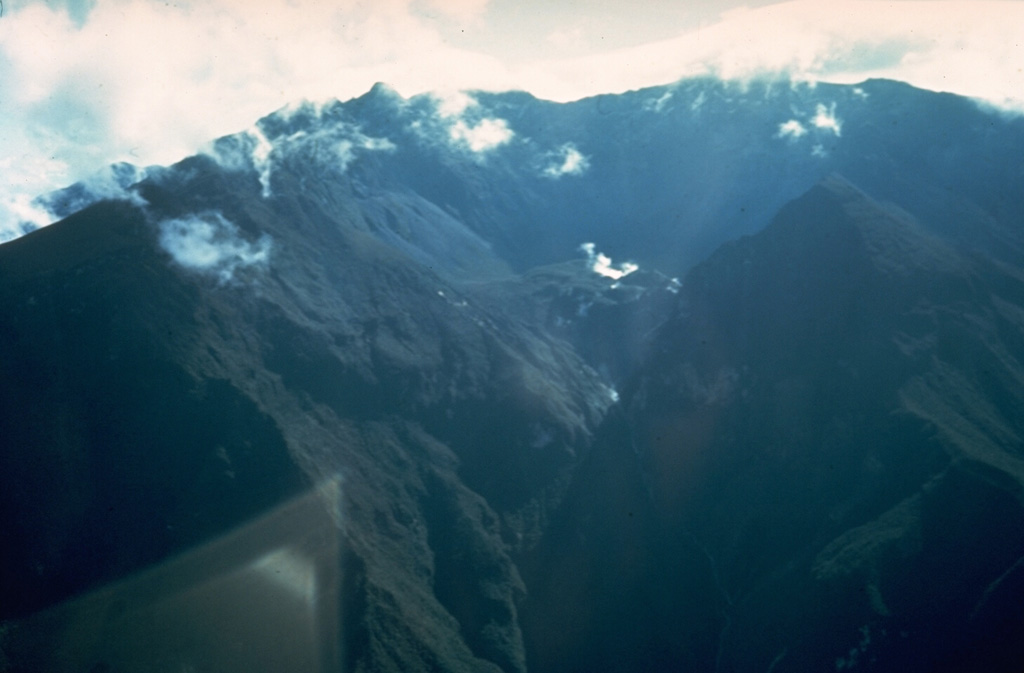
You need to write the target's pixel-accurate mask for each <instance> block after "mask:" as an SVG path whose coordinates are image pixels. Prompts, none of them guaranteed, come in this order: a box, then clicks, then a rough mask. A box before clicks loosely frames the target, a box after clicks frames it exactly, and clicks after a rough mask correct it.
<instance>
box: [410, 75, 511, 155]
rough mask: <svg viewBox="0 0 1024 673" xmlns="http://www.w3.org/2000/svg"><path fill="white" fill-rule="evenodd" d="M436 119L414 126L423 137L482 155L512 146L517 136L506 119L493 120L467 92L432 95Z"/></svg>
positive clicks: (416, 123) (443, 92) (422, 120)
mask: <svg viewBox="0 0 1024 673" xmlns="http://www.w3.org/2000/svg"><path fill="white" fill-rule="evenodd" d="M431 98H433V99H434V105H435V111H436V118H435V119H433V120H430V119H421V120H418V121H416V122H414V124H413V128H414V130H416V131H417V132H418V133H419V135H420V136H421V137H423V138H424V139H426V140H428V141H434V142H436V141H438V140H439V136H440V137H441V138H443V140H444V142H447V143H448V144H450V145H454V146H455V147H458V148H462V149H466V150H469V151H471V152H474V153H476V154H482V153H485V152H489V151H491V150H493V149H495V148H497V147H500V146H501V145H504V144H506V143H508V142H510V141H511V140H512V139H513V138H514V137H515V132H514V131H513V130H512V129H511V128H509V125H508V122H507V121H505V120H504V119H500V118H497V117H493V116H490V114H489V113H488V112H487V110H484V109H483V108H482V107H481V106H480V103H479V102H478V101H477V100H476V98H474V97H473V96H471V95H470V94H468V93H466V92H465V91H453V90H446V91H440V92H434V93H433V94H431Z"/></svg>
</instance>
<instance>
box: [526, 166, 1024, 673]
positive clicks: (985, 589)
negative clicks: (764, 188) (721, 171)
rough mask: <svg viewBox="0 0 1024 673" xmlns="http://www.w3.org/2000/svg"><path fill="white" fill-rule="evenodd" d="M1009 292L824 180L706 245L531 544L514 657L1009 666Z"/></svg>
mask: <svg viewBox="0 0 1024 673" xmlns="http://www.w3.org/2000/svg"><path fill="white" fill-rule="evenodd" d="M1021 307H1024V274H1021V272H1020V270H1019V268H1011V267H1007V266H1004V265H1002V264H1000V263H994V262H992V261H990V260H989V259H987V258H984V257H981V256H978V255H976V254H972V253H970V252H965V251H964V250H963V249H962V248H961V249H959V250H958V249H957V248H956V247H954V246H953V245H951V244H949V243H948V242H946V241H944V240H942V239H941V238H939V237H938V236H936V235H934V234H932V233H930V232H928V231H927V229H926V228H924V227H923V226H921V225H920V224H919V223H918V222H916V221H914V220H913V219H911V218H909V217H908V216H907V215H906V214H905V213H903V212H902V211H899V210H898V209H894V208H892V207H891V206H884V205H881V204H879V203H877V202H875V201H873V200H872V199H870V198H869V197H867V196H866V195H865V194H863V193H862V192H860V191H859V190H858V189H856V188H855V187H853V186H852V185H850V184H849V183H848V182H846V181H844V180H842V179H841V178H838V177H834V178H831V179H829V180H827V181H826V182H824V183H823V184H822V185H820V186H817V187H815V188H814V189H812V190H811V191H810V192H808V194H806V195H805V196H803V197H801V198H800V199H798V200H796V201H795V202H793V203H791V204H789V205H787V206H786V207H785V208H783V209H782V211H781V212H780V213H779V215H778V217H777V218H776V219H775V221H774V222H773V223H772V224H771V225H770V226H769V227H768V228H767V229H766V230H764V231H763V232H761V233H759V234H757V235H756V236H753V237H750V238H745V239H742V240H740V241H737V242H735V243H732V244H728V245H726V246H724V247H723V248H722V249H721V250H719V251H718V252H717V253H716V254H715V255H713V256H712V257H711V258H710V259H709V260H708V261H707V262H705V263H703V264H701V265H699V266H698V267H697V268H695V269H694V271H693V272H692V273H691V274H690V275H689V276H688V277H687V279H686V282H685V283H684V286H683V292H682V293H681V295H680V301H679V305H678V307H677V309H676V312H675V315H674V317H673V318H672V319H671V320H670V321H669V322H667V323H666V324H665V325H664V326H663V327H661V328H660V329H659V331H658V334H657V336H656V337H655V338H654V342H653V346H652V354H651V357H650V359H649V360H648V361H647V362H646V363H645V364H644V365H643V366H642V367H641V369H640V371H639V372H638V374H637V376H636V378H635V379H634V383H633V385H632V386H630V387H629V389H628V390H627V391H625V392H624V393H623V408H622V409H621V411H617V412H616V413H613V414H612V415H611V416H609V418H608V420H607V422H606V424H605V426H604V427H603V429H602V433H601V440H600V443H599V446H598V447H597V448H595V450H594V451H593V452H592V453H591V454H590V456H589V457H588V459H587V464H586V466H584V467H582V468H581V472H580V478H579V479H577V481H576V482H575V483H574V486H573V491H572V493H571V496H570V497H569V498H568V499H567V501H566V504H565V506H564V508H563V511H562V512H561V513H560V516H559V517H558V518H557V524H556V525H554V526H553V527H552V528H551V530H550V532H549V535H548V536H547V538H546V539H545V541H544V542H543V543H542V544H541V545H540V546H539V548H538V551H537V553H536V554H535V555H534V556H533V557H532V561H533V563H532V565H531V566H530V569H529V570H528V571H527V572H526V574H525V577H526V580H527V584H528V586H530V587H531V588H532V591H531V594H530V599H529V601H528V604H527V609H526V610H525V615H526V623H527V624H528V629H527V636H528V637H527V643H528V651H529V652H530V653H531V656H532V657H533V660H532V661H531V662H530V663H531V664H532V665H533V666H535V667H536V668H537V669H539V670H565V671H568V670H579V671H584V670H585V671H626V670H638V669H642V670H686V669H691V668H692V669H694V670H721V671H730V670H734V671H764V670H773V671H808V670H848V669H854V670H876V671H898V670H908V669H912V670H919V671H956V670H978V669H979V668H984V669H985V670H1001V671H1013V670H1019V669H1020V667H1021V666H1022V665H1024V646H1022V645H1021V644H1020V643H1021V641H1020V638H1019V636H1020V634H1021V633H1024V618H1022V615H1021V612H1020V610H1019V609H1018V606H1019V605H1020V604H1021V600H1022V598H1024V537H1022V536H1021V531H1024V421H1022V419H1024V367H1022V366H1021V365H1022V363H1021V360H1020V358H1021V354H1022V353H1024V350H1022V347H1024V322H1022V319H1021V318H1022V316H1024V313H1022V312H1021ZM559 624H569V625H570V626H568V627H562V628H559V627H558V625H559Z"/></svg>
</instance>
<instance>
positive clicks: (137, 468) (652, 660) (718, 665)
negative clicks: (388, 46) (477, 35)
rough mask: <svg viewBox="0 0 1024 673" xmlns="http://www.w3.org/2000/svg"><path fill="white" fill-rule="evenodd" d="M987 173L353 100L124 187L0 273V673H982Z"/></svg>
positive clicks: (482, 101)
mask: <svg viewBox="0 0 1024 673" xmlns="http://www.w3.org/2000/svg"><path fill="white" fill-rule="evenodd" d="M924 122H927V123H924ZM1022 152H1024V132H1022V125H1021V121H1020V120H1019V119H1014V118H1006V117H1002V116H1000V115H998V114H995V113H992V112H986V111H984V110H981V109H979V108H978V107H977V106H976V105H974V104H973V103H971V102H970V101H966V100H963V99H959V98H956V97H953V96H942V95H937V94H931V93H926V92H921V91H917V90H913V89H911V88H909V87H905V86H903V85H899V84H895V83H892V82H868V83H865V84H864V85H863V86H862V87H834V86H828V85H819V86H818V87H809V86H804V85H794V86H791V85H789V83H779V82H774V83H756V82H755V83H751V84H750V85H749V86H739V85H735V84H725V83H721V82H716V81H712V80H694V81H686V82H681V83H679V84H677V85H673V86H671V87H658V88H655V89H650V90H644V91H639V92H631V93H628V94H624V95H622V96H602V97H598V98H594V99H588V100H584V101H579V102H576V103H572V104H566V105H557V104H554V103H548V102H545V101H538V100H536V99H533V98H532V97H530V96H528V95H526V94H516V93H511V94H482V93H478V94H475V95H474V97H472V98H458V97H456V98H454V99H440V98H437V97H431V96H423V97H417V98H413V99H410V100H404V99H401V98H399V97H398V96H397V95H396V94H394V93H393V92H391V91H389V90H387V89H386V87H382V86H378V87H375V89H374V90H373V91H371V92H370V93H368V94H367V95H366V96H364V97H362V98H359V99H355V100H353V101H348V102H346V103H339V102H334V103H328V104H325V105H321V106H314V105H299V106H296V107H294V108H289V109H286V110H282V111H279V112H277V113H275V114H273V115H270V116H268V117H266V118H264V119H263V120H260V122H259V123H258V124H257V125H256V126H255V127H254V128H253V129H250V130H249V131H247V132H244V133H241V134H237V135H235V136H229V137H226V138H222V139H220V140H218V141H216V142H215V143H214V144H213V145H212V146H211V147H210V148H209V151H208V152H207V153H206V154H202V155H199V156H196V157H192V158H189V159H187V160H185V161H183V162H181V163H179V164H177V165H175V166H172V167H168V168H149V169H147V170H146V175H147V177H146V178H145V179H144V180H143V181H142V182H139V183H137V184H135V185H133V186H130V187H129V188H128V192H126V193H125V194H124V195H123V196H125V197H127V198H123V199H121V200H120V201H109V200H107V201H101V202H98V203H94V204H93V205H91V206H89V207H86V208H85V209H83V210H80V211H78V212H76V213H74V214H72V215H71V216H70V217H68V218H67V219H65V220H63V221H62V222H60V223H58V224H55V225H53V226H51V227H49V228H46V229H43V230H41V231H38V232H35V233H33V234H30V235H28V236H26V237H25V238H23V239H20V240H17V241H14V242H12V243H9V244H5V245H4V246H2V247H0V345H2V350H0V539H3V540H4V541H5V544H4V545H3V547H2V549H0V619H2V620H4V621H3V623H2V626H0V655H2V656H0V668H4V667H6V668H10V669H11V670H16V671H29V670H59V671H63V670H69V671H71V670H94V671H102V670H110V671H135V670H157V671H164V670H167V671H181V670H188V669H190V668H191V669H193V670H227V671H236V670H237V671H243V670H252V669H253V668H260V667H263V668H265V669H266V670H280V671H293V670H294V671H299V670H302V671H336V670H345V671H421V670H422V671H426V670H429V671H453V672H454V671H499V670H501V671H506V672H514V671H524V670H531V671H629V670H680V669H684V670H685V669H694V670H721V671H729V670H733V671H765V670H774V671H783V670H792V671H804V670H847V669H851V668H853V669H865V670H878V671H890V670H893V671H894V670H905V669H907V668H911V669H914V670H943V669H945V670H959V669H965V668H977V667H987V669H988V670H993V671H1006V672H1007V673H1009V672H1010V671H1017V670H1019V669H1020V667H1021V663H1022V652H1021V650H1020V649H1019V648H1018V647H1017V646H1016V645H1015V643H1017V642H1019V640H1020V639H1019V638H1018V637H1015V636H1018V635H1019V634H1020V633H1022V632H1024V623H1022V621H1021V617H1020V616H1019V612H1018V611H1016V610H1015V609H1014V606H1016V605H1018V604H1020V603H1021V602H1022V599H1024V586H1022V584H1024V579H1022V575H1021V573H1022V571H1021V568H1024V562H1021V561H1020V559H1022V558H1024V543H1022V542H1021V540H1024V537H1022V536H1021V534H1020V533H1021V531H1022V530H1024V509H1022V506H1021V493H1022V491H1021V489H1022V486H1021V479H1022V475H1024V467H1022V460H1024V456H1022V433H1024V427H1022V424H1024V421H1022V420H1021V419H1024V392H1022V391H1024V370H1022V367H1021V358H1022V353H1024V319H1022V316H1024V274H1022V272H1021V268H1022V264H1024V246H1022V244H1021V242H1022V240H1024V235H1022V229H1021V226H1020V223H1021V215H1022V213H1024V200H1022V199H1021V198H1020V195H1021V194H1024V183H1022V173H1021V170H1022V169H1021V164H1020V163H1019V161H1018V160H1017V157H1019V156H1021V153H1022ZM837 170H838V171H840V172H841V173H842V175H843V176H845V177H839V176H838V175H833V171H837ZM140 175H141V173H140ZM830 176H831V177H830ZM854 183H855V184H856V185H857V186H854ZM118 184H119V185H120V183H118ZM83 190H84V191H83ZM861 190H865V191H861ZM55 198H56V197H55ZM90 199H91V197H90V196H89V192H88V190H87V189H85V188H84V187H83V189H78V190H71V191H68V192H66V193H64V194H63V196H61V198H60V199H57V200H52V203H53V204H57V205H59V204H64V206H67V207H68V208H71V207H72V206H71V205H69V204H74V205H75V207H76V208H77V206H78V205H79V204H83V203H87V202H89V201H90ZM58 202H59V203H58ZM62 207H63V206H62ZM769 222H770V224H769ZM765 225H767V226H765ZM754 232H757V233H754ZM741 234H753V235H751V236H747V237H742V238H738V239H737V237H738V236H740V235H741ZM589 241H594V242H596V243H597V244H598V247H597V248H596V249H591V251H590V254H591V255H592V256H591V257H590V258H589V259H584V257H585V255H584V253H583V252H580V251H579V249H578V247H579V245H580V244H581V243H584V242H589ZM596 251H604V252H610V253H612V254H613V257H614V258H615V261H616V262H621V261H622V260H623V258H625V259H632V260H634V261H636V262H638V263H639V264H640V270H638V271H634V272H633V273H630V274H628V275H623V276H621V277H619V278H612V277H609V276H608V275H601V274H598V273H595V269H597V270H603V271H604V272H605V274H608V273H610V274H611V275H612V276H615V275H618V274H621V273H622V272H623V269H622V267H620V266H617V265H615V264H612V262H611V261H610V260H606V261H607V264H604V263H603V262H601V260H600V258H599V257H597V256H596ZM712 251H714V253H713V254H711V253H712ZM702 260H703V261H702ZM698 262H699V264H698ZM695 264H696V266H694V265H695ZM687 270H689V273H688V274H687V275H685V276H683V273H684V272H686V271H687ZM673 276H676V277H677V278H678V277H682V278H683V280H682V281H681V282H680V281H679V280H678V279H677V278H673Z"/></svg>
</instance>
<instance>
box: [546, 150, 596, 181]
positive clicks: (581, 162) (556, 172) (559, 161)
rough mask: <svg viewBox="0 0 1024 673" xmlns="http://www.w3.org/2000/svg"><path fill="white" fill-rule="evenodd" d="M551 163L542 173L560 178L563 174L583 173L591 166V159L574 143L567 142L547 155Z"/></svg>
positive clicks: (549, 176)
mask: <svg viewBox="0 0 1024 673" xmlns="http://www.w3.org/2000/svg"><path fill="white" fill-rule="evenodd" d="M547 159H548V161H549V162H552V163H549V164H548V165H547V166H546V167H545V168H544V170H543V171H541V175H543V176H544V177H547V178H560V177H562V176H563V175H582V174H583V173H584V172H585V171H586V170H587V169H588V168H590V160H589V159H588V158H587V157H585V156H584V155H583V154H582V153H581V152H580V151H579V150H578V149H576V146H575V145H574V144H572V143H566V144H564V145H562V146H561V147H559V148H558V150H556V151H555V152H552V153H550V154H549V155H548V156H547Z"/></svg>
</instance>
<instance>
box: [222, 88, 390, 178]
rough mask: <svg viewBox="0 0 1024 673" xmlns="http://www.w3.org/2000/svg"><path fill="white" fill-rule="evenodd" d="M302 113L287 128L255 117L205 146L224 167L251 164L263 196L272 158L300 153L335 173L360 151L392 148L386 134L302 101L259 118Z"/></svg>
mask: <svg viewBox="0 0 1024 673" xmlns="http://www.w3.org/2000/svg"><path fill="white" fill-rule="evenodd" d="M299 115H301V116H303V117H305V120H304V124H303V128H300V129H299V130H297V131H295V132H293V133H290V134H287V135H285V134H283V133H278V134H276V135H275V134H273V133H270V135H269V136H268V131H266V130H265V129H264V128H263V126H261V124H260V123H257V124H253V125H252V126H250V127H249V128H248V129H246V130H245V131H243V132H242V133H238V134H235V135H232V136H226V137H223V138H219V139H218V140H217V141H215V142H214V143H212V144H211V145H209V146H207V147H206V148H205V149H204V152H205V153H206V154H207V155H209V156H211V157H213V158H214V159H215V160H217V162H218V163H220V165H221V166H223V167H224V168H227V169H228V170H234V171H241V170H250V169H251V170H254V171H255V172H256V175H257V178H258V179H259V182H260V187H261V194H262V196H263V198H269V197H271V196H272V195H273V188H272V173H273V170H274V164H275V161H279V160H281V159H283V158H287V157H300V158H301V160H303V161H309V162H312V163H314V164H316V165H317V166H318V167H320V168H322V169H324V170H328V171H332V172H335V173H344V172H345V170H346V169H347V168H348V166H349V164H351V163H352V162H353V161H355V160H356V159H357V157H358V154H359V152H361V151H376V152H381V151H385V152H388V151H392V150H394V149H395V145H394V143H392V142H391V141H390V140H388V139H387V138H373V137H370V136H367V135H366V134H364V133H363V132H362V131H361V130H360V129H359V127H357V126H355V125H353V124H349V123H346V122H344V121H340V120H338V119H327V120H325V119H324V106H323V105H319V104H314V103H310V102H303V103H300V104H297V105H294V106H290V107H286V108H284V109H282V110H279V111H278V112H276V113H274V114H273V115H271V116H270V118H268V120H263V124H264V125H266V124H271V125H273V124H276V123H280V122H285V123H287V122H289V121H290V120H292V119H293V118H295V117H297V116H299Z"/></svg>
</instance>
